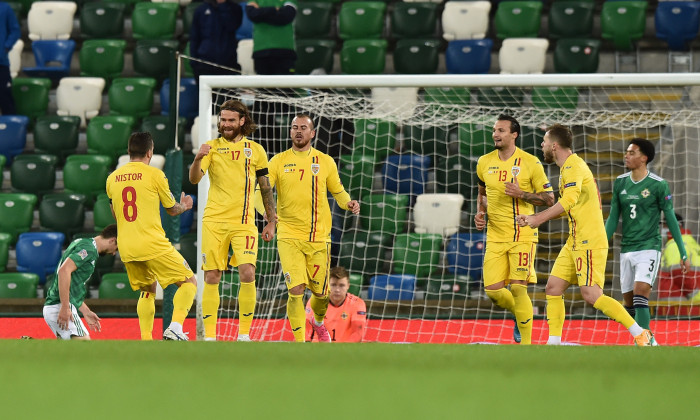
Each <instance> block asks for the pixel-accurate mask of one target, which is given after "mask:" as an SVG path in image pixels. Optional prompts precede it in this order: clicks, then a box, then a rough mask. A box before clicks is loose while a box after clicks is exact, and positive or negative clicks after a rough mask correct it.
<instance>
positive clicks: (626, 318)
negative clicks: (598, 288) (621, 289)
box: [593, 295, 635, 329]
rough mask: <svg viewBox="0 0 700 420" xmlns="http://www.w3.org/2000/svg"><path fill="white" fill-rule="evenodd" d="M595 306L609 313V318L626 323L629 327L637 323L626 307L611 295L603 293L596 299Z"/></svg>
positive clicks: (606, 313) (626, 326)
mask: <svg viewBox="0 0 700 420" xmlns="http://www.w3.org/2000/svg"><path fill="white" fill-rule="evenodd" d="M593 307H594V308H596V309H598V310H599V311H601V312H602V313H604V314H605V315H607V316H608V318H610V319H612V320H613V321H617V322H619V323H620V324H622V325H624V326H625V328H627V329H629V328H630V327H631V326H632V325H634V324H635V322H634V318H632V316H631V315H630V314H629V313H628V312H627V310H625V307H624V306H622V305H621V304H620V302H618V301H616V300H615V299H613V298H611V297H610V296H605V295H602V296H601V297H599V298H598V300H596V301H595V303H594V304H593Z"/></svg>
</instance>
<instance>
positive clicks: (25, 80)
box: [12, 77, 51, 119]
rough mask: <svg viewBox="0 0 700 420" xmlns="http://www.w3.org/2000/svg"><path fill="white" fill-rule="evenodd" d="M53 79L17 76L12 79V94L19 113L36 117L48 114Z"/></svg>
mask: <svg viewBox="0 0 700 420" xmlns="http://www.w3.org/2000/svg"><path fill="white" fill-rule="evenodd" d="M50 90H51V79H47V78H44V77H16V78H14V79H13V80H12V96H13V97H14V99H15V107H16V108H17V114H18V115H26V116H27V117H29V118H32V119H35V118H37V117H39V116H42V115H46V110H47V109H48V107H49V91H50Z"/></svg>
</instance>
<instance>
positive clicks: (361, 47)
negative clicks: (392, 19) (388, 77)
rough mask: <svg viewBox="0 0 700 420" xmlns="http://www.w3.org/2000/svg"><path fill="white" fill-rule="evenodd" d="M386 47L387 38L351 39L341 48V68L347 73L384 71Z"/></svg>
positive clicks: (376, 72) (377, 72)
mask: <svg viewBox="0 0 700 420" xmlns="http://www.w3.org/2000/svg"><path fill="white" fill-rule="evenodd" d="M352 3H357V2H352ZM343 4H350V3H343ZM386 49H387V41H386V40H385V39H349V40H347V41H345V42H343V47H342V48H341V50H340V69H341V71H342V72H343V73H346V74H379V73H384V67H385V65H386Z"/></svg>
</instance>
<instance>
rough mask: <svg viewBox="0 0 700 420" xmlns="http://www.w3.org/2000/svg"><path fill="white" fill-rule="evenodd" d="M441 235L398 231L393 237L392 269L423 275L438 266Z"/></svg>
mask: <svg viewBox="0 0 700 420" xmlns="http://www.w3.org/2000/svg"><path fill="white" fill-rule="evenodd" d="M441 247H442V235H437V234H433V233H400V234H398V235H396V238H395V239H394V251H393V254H392V263H393V269H392V271H393V272H394V273H396V274H411V275H414V276H416V277H424V276H427V275H429V274H431V273H432V272H434V271H435V270H437V269H438V268H439V266H440V248H441Z"/></svg>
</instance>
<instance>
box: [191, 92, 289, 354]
mask: <svg viewBox="0 0 700 420" xmlns="http://www.w3.org/2000/svg"><path fill="white" fill-rule="evenodd" d="M256 127H257V126H256V124H255V122H254V121H253V118H252V117H251V116H250V112H249V111H248V108H247V107H246V106H245V105H244V104H243V103H241V102H240V101H235V100H228V101H226V102H224V103H223V104H221V108H220V109H219V121H218V128H219V133H221V137H219V138H217V139H214V140H210V141H208V142H206V143H204V144H203V145H202V146H201V147H200V148H199V152H197V155H196V156H195V158H194V163H193V164H192V166H191V167H190V174H189V176H190V182H192V183H193V184H197V183H198V182H199V181H200V180H201V179H202V177H203V176H204V174H205V173H207V172H208V173H209V195H208V198H207V205H206V207H205V208H204V217H203V218H202V269H203V270H204V290H203V291H202V318H203V323H204V337H205V338H204V339H205V340H208V341H215V340H216V323H217V315H218V311H219V300H220V297H219V282H220V281H221V273H222V271H224V270H226V269H227V268H228V266H229V264H230V265H231V266H233V267H238V274H239V277H240V280H241V285H240V288H239V291H238V321H239V323H238V341H250V327H251V324H252V322H253V316H254V314H255V301H256V290H255V264H256V261H257V259H258V228H257V226H256V225H255V213H254V211H255V206H254V194H255V183H256V181H257V183H258V185H259V188H260V191H261V192H262V199H263V203H264V206H265V212H266V213H267V214H269V215H271V219H270V220H271V221H274V220H275V218H276V216H275V205H274V199H273V196H272V188H271V187H270V182H269V180H268V178H267V176H266V175H267V171H268V169H267V153H265V150H264V149H263V147H262V146H260V145H259V144H258V143H256V142H254V141H251V140H249V139H248V138H247V137H246V136H249V135H250V134H251V133H252V132H253V131H254V130H255V129H256ZM274 235H275V224H274V223H268V224H267V226H265V229H264V230H263V233H262V237H263V240H265V241H268V242H269V241H271V240H272V238H273V237H274ZM229 246H230V247H231V249H233V256H231V259H230V261H227V257H228V251H229Z"/></svg>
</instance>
